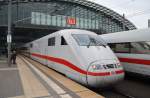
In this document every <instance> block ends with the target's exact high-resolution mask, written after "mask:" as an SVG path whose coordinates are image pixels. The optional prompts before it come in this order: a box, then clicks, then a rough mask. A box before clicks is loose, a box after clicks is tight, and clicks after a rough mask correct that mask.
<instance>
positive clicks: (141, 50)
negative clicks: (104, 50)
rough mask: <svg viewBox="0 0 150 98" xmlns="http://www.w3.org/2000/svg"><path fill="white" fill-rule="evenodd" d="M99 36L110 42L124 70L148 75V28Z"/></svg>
mask: <svg viewBox="0 0 150 98" xmlns="http://www.w3.org/2000/svg"><path fill="white" fill-rule="evenodd" d="M100 36H101V37H102V38H103V39H104V40H106V42H108V43H110V47H111V48H112V50H113V51H114V52H115V53H116V55H117V56H118V58H119V60H120V61H121V63H122V64H123V67H124V69H125V71H126V72H130V73H134V74H138V75H141V76H149V77H150V29H140V30H131V31H124V32H117V33H111V34H104V35H100Z"/></svg>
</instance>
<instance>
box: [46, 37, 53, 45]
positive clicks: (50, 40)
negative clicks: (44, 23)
mask: <svg viewBox="0 0 150 98" xmlns="http://www.w3.org/2000/svg"><path fill="white" fill-rule="evenodd" d="M48 46H55V37H52V38H49V39H48Z"/></svg>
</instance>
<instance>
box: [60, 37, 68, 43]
mask: <svg viewBox="0 0 150 98" xmlns="http://www.w3.org/2000/svg"><path fill="white" fill-rule="evenodd" d="M61 45H68V44H67V42H66V40H65V39H64V37H63V36H61Z"/></svg>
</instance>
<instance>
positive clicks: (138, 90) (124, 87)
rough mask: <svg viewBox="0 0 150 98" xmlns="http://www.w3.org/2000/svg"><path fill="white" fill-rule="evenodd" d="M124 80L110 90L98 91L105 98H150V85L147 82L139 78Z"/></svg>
mask: <svg viewBox="0 0 150 98" xmlns="http://www.w3.org/2000/svg"><path fill="white" fill-rule="evenodd" d="M138 78H139V77H134V78H131V77H130V78H128V77H127V78H125V80H124V81H122V82H120V83H119V84H117V85H116V86H113V87H112V88H108V89H104V90H98V91H96V92H97V93H98V92H100V94H101V95H103V96H105V97H106V98H150V84H149V83H148V81H149V80H147V79H146V80H144V79H143V81H142V79H141V78H139V80H138Z"/></svg>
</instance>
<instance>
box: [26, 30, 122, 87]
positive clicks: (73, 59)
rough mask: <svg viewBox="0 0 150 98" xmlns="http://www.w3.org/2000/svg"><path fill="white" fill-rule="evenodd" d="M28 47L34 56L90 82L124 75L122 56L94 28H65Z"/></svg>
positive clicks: (102, 82)
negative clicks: (120, 58)
mask: <svg viewBox="0 0 150 98" xmlns="http://www.w3.org/2000/svg"><path fill="white" fill-rule="evenodd" d="M24 47H28V51H29V52H30V55H31V57H32V58H33V59H34V60H37V61H39V62H40V63H42V64H44V65H47V66H48V67H50V68H53V69H55V70H57V71H58V72H60V73H62V74H64V75H66V76H67V77H69V78H71V79H73V80H75V81H77V82H79V83H82V84H84V85H86V86H90V87H103V86H108V85H110V84H114V83H116V82H118V81H120V80H123V78H124V70H123V67H122V66H121V65H120V62H119V60H118V58H117V57H116V56H115V54H114V53H113V52H112V50H111V49H110V47H109V46H108V45H107V44H106V43H105V41H104V40H103V39H101V38H100V37H99V36H98V35H97V34H95V33H93V32H90V31H86V30H78V29H66V30H61V31H57V32H55V33H52V34H50V35H47V36H45V37H42V38H40V39H38V40H35V41H33V42H30V43H28V44H26V45H25V46H24Z"/></svg>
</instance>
